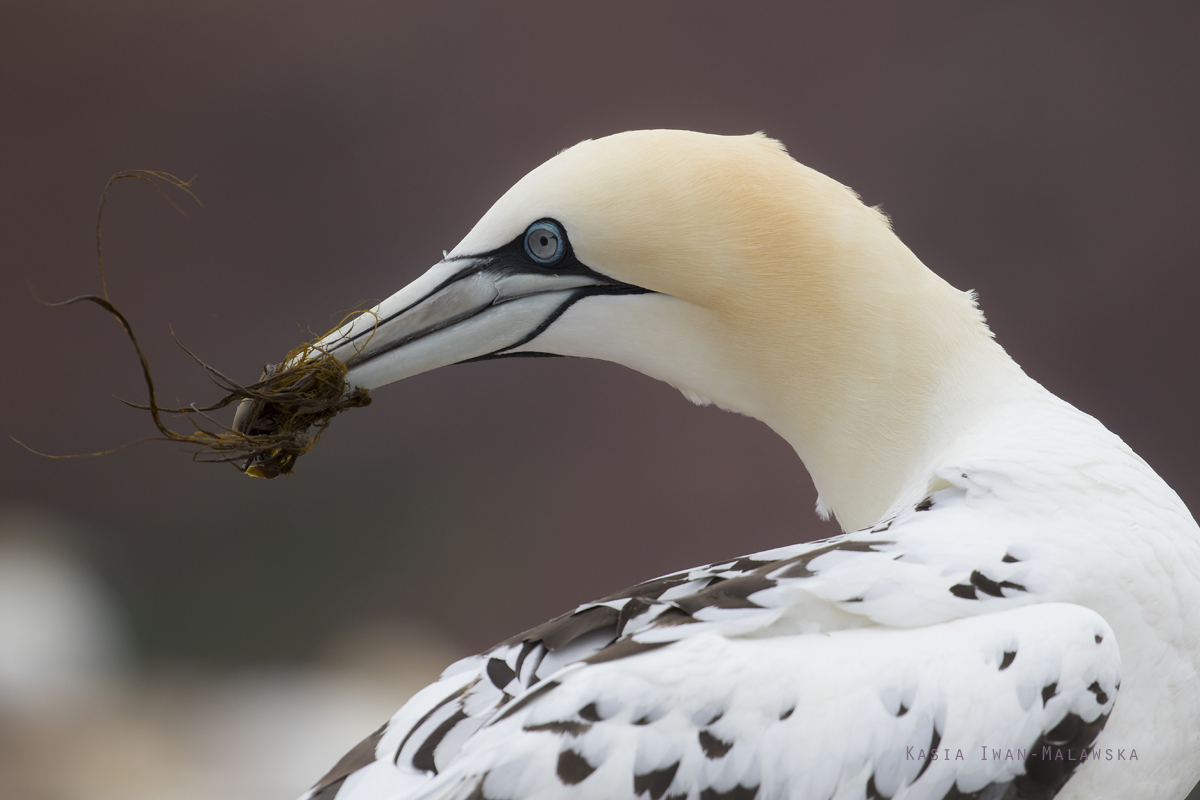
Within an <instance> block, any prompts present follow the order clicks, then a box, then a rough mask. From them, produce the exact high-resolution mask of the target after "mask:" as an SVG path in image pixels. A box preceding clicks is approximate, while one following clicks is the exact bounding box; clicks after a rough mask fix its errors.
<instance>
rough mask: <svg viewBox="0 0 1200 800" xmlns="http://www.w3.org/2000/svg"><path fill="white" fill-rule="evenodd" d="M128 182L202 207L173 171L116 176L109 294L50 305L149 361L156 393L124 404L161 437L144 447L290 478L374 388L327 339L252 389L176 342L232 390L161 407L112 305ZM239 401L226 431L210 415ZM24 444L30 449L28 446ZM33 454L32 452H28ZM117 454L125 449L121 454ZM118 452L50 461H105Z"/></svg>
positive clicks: (301, 350)
mask: <svg viewBox="0 0 1200 800" xmlns="http://www.w3.org/2000/svg"><path fill="white" fill-rule="evenodd" d="M124 178H137V179H139V180H142V181H145V182H146V183H149V184H150V185H151V186H153V187H154V188H155V190H156V191H158V193H159V194H160V195H161V196H162V197H164V198H165V199H166V200H167V202H168V203H170V204H171V205H172V207H174V208H175V209H176V210H177V211H179V212H180V213H181V214H182V213H184V211H183V209H182V208H180V207H179V206H178V205H176V204H175V202H174V201H173V200H172V199H171V197H170V195H169V194H168V193H167V191H166V189H165V188H164V186H163V184H166V185H168V186H173V187H175V188H176V189H179V190H181V191H183V192H185V193H186V194H187V195H188V196H189V197H191V198H192V199H193V200H195V201H196V203H197V204H199V202H200V200H199V198H197V197H196V195H195V194H194V193H193V192H192V190H191V181H184V180H181V179H180V178H177V177H176V176H174V175H172V174H170V173H167V172H157V171H151V170H124V171H122V172H118V173H117V174H115V175H113V176H112V177H111V178H109V179H108V183H106V184H105V185H104V191H103V192H102V193H101V195H100V207H99V210H98V211H97V213H96V260H97V264H98V266H99V269H100V284H101V288H102V291H103V292H104V296H103V297H101V296H99V295H94V294H87V295H80V296H79V297H73V298H71V299H70V300H65V301H63V302H61V303H47V305H50V306H52V307H60V306H70V305H74V304H76V303H84V302H87V303H94V304H96V305H98V306H100V307H101V308H103V309H104V310H105V311H107V312H108V313H109V314H111V315H112V316H114V317H116V319H117V321H118V322H120V323H121V327H123V328H124V329H125V334H126V335H127V336H128V337H129V341H130V342H132V343H133V347H134V350H135V351H136V352H137V355H138V359H139V360H140V361H141V365H142V377H143V379H144V380H145V382H146V391H147V394H148V402H147V403H146V404H145V405H141V404H137V403H129V402H126V401H122V402H125V403H126V405H129V406H132V407H133V408H138V409H141V410H144V411H148V412H149V413H150V417H151V419H152V420H153V422H154V426H155V427H156V428H157V429H158V432H159V434H160V435H159V436H155V437H151V438H150V439H148V440H142V441H170V442H183V443H185V444H190V445H195V446H196V448H197V449H196V451H195V452H194V453H193V454H192V458H193V460H195V461H201V462H210V463H227V464H232V465H233V466H235V467H236V468H237V469H238V470H240V471H241V472H243V473H245V474H247V475H251V476H253V477H258V478H275V477H278V476H279V475H290V474H291V473H292V471H293V468H294V467H295V464H296V460H297V459H298V458H299V457H300V456H302V455H304V454H305V453H307V452H308V451H309V450H311V449H312V447H313V445H315V444H316V443H317V441H318V440H319V439H320V438H321V434H322V433H323V432H324V431H325V429H326V428H327V427H329V423H330V422H331V421H332V420H333V418H334V417H335V416H337V415H338V414H340V413H341V412H343V411H345V410H346V409H349V408H361V407H363V406H367V405H370V403H371V398H370V395H369V394H368V393H367V390H366V389H358V388H354V389H352V388H351V387H350V385H349V384H348V383H347V381H346V373H347V368H346V365H345V363H344V362H342V361H341V360H340V359H338V358H337V357H335V356H334V355H333V354H332V352H331V348H330V346H329V345H325V344H321V342H322V341H323V340H324V338H326V337H319V338H318V339H316V340H314V341H312V342H309V343H307V344H303V345H301V346H300V347H297V348H295V349H294V350H292V351H291V352H289V353H288V354H287V355H286V356H284V359H283V361H282V362H281V363H279V364H274V365H268V366H267V367H265V368H264V372H263V376H262V378H260V379H259V380H258V381H257V382H255V383H250V384H246V385H242V384H240V383H238V382H237V381H234V380H233V379H231V378H229V377H227V376H226V375H224V374H222V373H221V372H220V371H218V370H217V369H215V368H213V367H211V366H209V365H208V364H206V363H204V361H202V360H201V359H200V358H199V357H198V356H196V355H195V354H194V353H192V352H191V351H190V350H188V349H187V348H186V347H184V346H183V345H182V344H180V343H179V340H178V339H176V344H179V347H180V348H181V349H183V351H184V352H185V353H187V354H188V355H189V356H191V357H192V358H193V359H194V360H195V361H196V363H197V364H199V365H200V366H201V367H203V368H204V369H205V370H206V371H207V372H208V374H209V375H210V376H211V377H212V379H213V381H214V382H215V383H216V384H217V385H218V386H220V387H221V388H222V389H223V390H224V391H225V396H224V397H222V398H221V399H220V400H218V401H217V402H215V403H213V404H212V405H208V406H203V407H200V406H197V405H195V404H192V405H189V406H186V407H183V408H163V407H162V406H160V405H159V404H158V400H157V397H156V395H155V390H154V379H153V377H152V375H151V371H150V363H149V361H147V360H146V355H145V353H143V352H142V347H141V345H140V344H139V343H138V340H137V336H136V335H134V332H133V326H132V325H130V324H129V320H128V319H127V318H126V317H125V315H124V314H123V313H121V311H120V310H118V309H117V307H116V306H115V305H114V304H113V303H112V301H111V300H110V299H109V295H108V283H107V280H106V278H105V274H104V256H103V250H102V247H101V223H102V220H103V215H104V205H105V201H106V199H107V196H108V190H109V188H110V187H111V186H112V185H113V184H114V183H116V182H117V181H119V180H122V179H124ZM368 313H370V312H368ZM348 318H349V317H347V319H348ZM344 321H345V320H343V322H344ZM234 403H238V404H239V406H238V412H237V415H236V416H235V418H234V424H233V426H232V427H226V426H224V425H221V424H220V423H219V422H217V421H216V420H214V419H213V418H212V417H211V416H209V414H210V412H213V411H217V410H219V409H223V408H225V407H227V406H230V405H233V404H234ZM164 414H176V415H180V416H183V417H185V418H186V419H187V420H188V422H190V423H191V425H192V427H193V428H194V430H193V431H192V432H191V433H180V432H178V431H176V430H173V429H172V428H170V427H168V426H167V425H166V423H164V422H163V418H162V417H163V415H164ZM18 444H21V443H20V442H18ZM135 444H136V443H135ZM22 446H23V447H27V446H26V445H24V444H22ZM124 446H125V445H122V447H124ZM27 449H31V450H32V448H28V447H27ZM117 449H121V448H114V450H117ZM114 450H106V451H103V452H99V453H81V454H78V455H72V456H50V457H51V458H77V457H80V456H99V455H105V454H107V453H111V452H113V451H114ZM33 452H37V451H36V450H35V451H33ZM39 455H46V454H45V453H39Z"/></svg>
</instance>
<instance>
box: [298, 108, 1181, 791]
mask: <svg viewBox="0 0 1200 800" xmlns="http://www.w3.org/2000/svg"><path fill="white" fill-rule="evenodd" d="M539 225H540V226H541V227H538V226H539ZM534 237H536V238H534ZM568 242H569V244H568ZM556 246H557V247H558V248H559V249H558V250H555V249H554V248H555V247H556ZM542 256H546V258H547V259H550V260H547V261H543V260H542ZM368 332H370V333H371V335H370V337H369V338H368V337H367V336H366V334H367V333H368ZM330 344H331V345H333V346H335V347H338V348H346V349H344V350H342V351H341V352H342V353H343V354H345V357H346V358H347V360H348V363H350V365H351V368H352V369H351V380H352V381H354V382H355V383H356V384H357V385H360V386H366V387H369V388H370V387H374V386H378V385H382V384H384V383H388V382H390V381H392V380H398V379H400V378H402V377H406V376H408V375H411V374H416V373H417V372H422V371H425V370H428V369H432V368H435V367H437V366H440V365H441V364H443V363H454V362H457V361H461V360H465V359H470V358H476V357H495V356H499V355H510V354H515V353H520V352H541V353H552V354H562V355H582V356H590V357H597V358H606V359H608V360H613V361H617V362H619V363H624V364H627V365H629V366H632V367H634V368H637V369H639V370H641V371H643V372H646V373H647V374H650V375H653V376H655V377H659V378H661V379H663V380H667V381H669V382H670V383H672V384H673V385H676V386H678V387H679V388H681V389H683V390H684V391H685V393H687V394H689V396H693V397H699V398H709V399H711V400H712V401H714V402H717V403H718V404H720V405H721V406H723V407H726V408H731V409H735V410H738V411H741V412H743V413H747V414H750V415H751V416H755V417H757V418H759V419H762V420H763V421H764V422H767V424H769V425H771V426H772V427H773V428H774V429H775V430H776V431H778V432H779V433H780V434H781V435H783V436H784V437H785V438H787V439H788V441H789V442H791V443H792V444H793V446H794V447H795V448H796V450H797V452H798V453H799V454H800V456H801V457H802V458H803V459H804V461H805V464H806V465H807V466H808V467H809V470H810V472H811V473H812V475H813V477H814V480H815V481H816V483H817V486H818V489H819V490H820V492H821V497H822V503H823V505H824V506H825V507H826V508H827V509H828V510H829V511H832V512H833V513H835V514H836V515H837V517H838V519H839V521H840V522H842V523H843V527H844V528H846V529H856V530H853V532H850V533H846V534H843V535H842V536H839V537H835V538H833V539H830V540H825V541H822V542H813V543H809V544H803V545H795V546H792V547H787V548H782V549H779V550H775V551H771V552H767V553H759V554H755V555H751V556H746V557H742V558H739V559H734V560H731V561H729V562H727V563H722V564H711V565H708V566H705V567H700V568H696V569H693V570H689V571H685V572H681V573H677V574H675V575H671V576H666V577H664V578H661V579H657V580H654V581H649V582H647V583H646V584H642V585H639V586H637V587H633V588H632V589H630V590H627V591H625V592H621V593H618V594H616V595H613V596H612V597H610V598H606V599H604V600H601V601H598V602H596V603H589V604H586V605H584V606H581V607H580V608H579V609H576V611H574V612H572V613H571V614H568V615H565V616H564V617H561V618H558V619H556V620H552V621H550V622H548V623H546V624H545V625H542V626H539V627H538V628H535V629H533V630H531V631H528V632H526V633H525V634H522V635H521V636H518V637H515V638H514V639H512V640H509V641H508V642H506V643H504V644H502V645H500V646H498V647H497V648H495V649H493V650H491V651H488V652H487V653H484V654H482V655H480V656H476V657H473V658H471V659H466V660H465V661H462V662H459V663H458V664H456V665H454V666H452V667H451V668H450V669H448V670H447V672H446V673H445V675H444V676H443V678H442V679H441V680H440V681H439V682H438V683H436V684H434V685H432V686H430V687H428V688H427V689H425V690H424V691H422V692H420V693H419V694H418V695H416V696H415V697H414V698H413V699H412V700H411V701H410V702H409V703H408V704H407V705H405V706H404V708H402V709H401V710H400V711H399V712H397V714H396V715H395V716H394V717H393V718H392V719H391V720H390V721H389V722H388V723H387V724H386V725H385V726H384V727H383V728H381V729H380V730H379V731H378V732H376V734H374V735H373V736H371V737H368V739H367V740H365V741H364V742H363V744H361V745H360V746H359V747H358V748H356V749H355V750H354V751H352V752H351V753H350V754H348V755H347V757H346V758H345V759H343V762H342V763H341V764H339V765H338V766H337V767H335V768H334V770H332V771H331V772H330V773H329V774H328V775H327V776H326V777H325V778H324V779H323V780H322V781H321V782H320V783H319V784H318V785H317V786H316V787H314V789H313V790H312V791H311V792H310V793H309V795H308V797H310V798H320V799H321V800H330V799H331V798H333V797H335V796H336V797H337V798H339V799H340V800H385V799H386V800H407V798H414V800H416V798H420V799H421V800H426V798H427V799H428V800H484V799H485V798H486V800H521V799H522V798H538V799H539V800H542V799H544V800H551V798H563V800H568V798H570V799H572V800H574V798H580V799H581V800H582V798H634V797H640V798H648V799H649V800H663V798H668V799H669V800H683V798H687V800H767V798H771V799H772V800H773V799H775V798H788V799H789V800H793V799H794V800H801V799H802V798H803V799H807V798H811V800H825V799H826V798H831V797H833V798H864V797H866V798H905V799H906V800H916V799H917V798H922V799H923V798H937V799H940V798H964V797H971V798H985V799H986V800H996V799H997V798H1013V797H1030V798H1050V797H1060V798H1095V797H1114V798H1147V799H1149V798H1156V799H1160V798H1172V797H1175V798H1181V797H1183V796H1184V795H1185V794H1186V793H1187V791H1188V790H1189V789H1190V788H1191V786H1192V784H1193V783H1195V781H1196V780H1197V778H1200V766H1198V765H1197V764H1196V762H1195V757H1194V754H1195V752H1196V747H1197V745H1198V744H1200V684H1198V682H1197V666H1198V661H1200V580H1198V578H1197V576H1198V575H1200V531H1198V530H1197V527H1196V524H1195V522H1194V521H1193V520H1192V518H1191V516H1190V514H1189V513H1188V511H1187V509H1186V508H1185V507H1184V506H1183V504H1182V502H1181V501H1180V499H1179V498H1178V496H1177V495H1176V494H1175V493H1174V492H1173V491H1172V490H1171V489H1170V488H1169V487H1167V486H1166V484H1165V483H1163V481H1162V480H1161V479H1160V478H1159V477H1158V476H1157V475H1155V474H1154V472H1153V471H1152V470H1151V469H1150V468H1149V467H1148V466H1147V465H1146V464H1145V463H1144V462H1143V461H1142V460H1141V459H1140V458H1138V457H1137V456H1136V455H1135V454H1134V453H1133V452H1132V451H1130V450H1129V448H1128V447H1127V446H1126V445H1125V444H1124V443H1123V442H1121V440H1120V439H1118V438H1117V437H1116V436H1114V435H1113V434H1111V433H1110V432H1108V431H1107V430H1106V429H1105V428H1104V427H1103V426H1102V425H1100V423H1098V422H1097V421H1096V420H1094V419H1092V418H1091V417H1089V416H1087V415H1086V414H1083V413H1082V412H1080V411H1078V410H1076V409H1075V408H1073V407H1071V406H1070V405H1068V404H1067V403H1065V402H1063V401H1061V400H1059V399H1058V398H1056V397H1054V396H1053V395H1051V394H1050V393H1048V392H1047V391H1046V390H1044V389H1043V388H1042V387H1041V386H1039V385H1038V384H1037V383H1036V382H1034V381H1033V380H1031V379H1030V378H1028V377H1027V376H1026V375H1025V374H1024V373H1023V372H1021V370H1020V369H1019V368H1018V367H1017V366H1016V365H1015V364H1014V363H1013V362H1012V361H1011V359H1009V358H1008V356H1007V355H1006V354H1005V353H1004V352H1003V350H1002V349H1001V348H1000V347H999V346H998V345H996V344H995V343H994V341H992V339H991V337H990V335H989V334H988V332H987V329H986V326H984V324H983V321H982V318H981V317H980V316H979V315H978V312H977V311H976V310H975V309H974V306H973V303H972V302H971V299H970V298H969V297H968V296H966V295H964V294H963V293H960V292H957V291H955V290H954V289H952V288H951V287H949V286H948V285H946V284H945V283H944V282H942V281H940V279H938V278H937V277H936V276H934V275H933V274H932V273H930V272H929V271H928V270H927V269H925V267H924V266H923V265H921V264H920V262H919V261H917V260H916V258H915V257H914V256H912V254H911V253H910V252H909V251H908V250H907V249H906V248H904V247H903V245H902V244H900V243H899V241H898V240H897V239H896V238H895V236H894V235H893V234H892V233H891V231H890V229H889V228H888V226H887V224H886V221H885V220H883V219H882V217H881V216H880V215H879V214H878V213H876V212H874V211H871V210H869V209H866V208H865V207H863V206H862V205H861V204H860V203H858V201H857V199H856V198H854V196H853V195H852V193H850V192H849V191H848V190H845V188H844V187H841V186H839V185H838V184H836V183H834V182H833V181H830V180H829V179H827V178H824V176H820V175H818V174H817V173H814V172H812V171H811V170H807V169H805V168H803V167H800V166H799V165H798V164H796V163H795V162H794V161H791V159H789V158H788V157H787V156H786V154H784V153H783V152H782V150H781V148H779V147H778V146H777V145H775V143H773V142H770V140H767V139H765V138H763V137H739V138H736V139H725V138H723V137H708V136H703V135H701V134H690V133H684V132H669V131H655V132H640V133H633V134H622V135H619V136H615V137H609V138H608V139H603V140H599V141H597V142H587V143H584V144H583V145H580V146H578V147H576V148H573V149H571V150H568V151H566V152H564V153H563V154H560V155H559V156H558V157H556V158H555V159H552V160H551V161H550V162H547V164H545V165H543V166H542V167H540V168H539V169H538V170H535V171H534V172H533V173H531V174H530V175H529V176H527V177H526V178H525V179H523V180H522V181H521V182H519V183H518V184H517V185H516V186H515V187H514V188H513V189H512V190H511V191H510V192H509V193H508V194H506V195H505V197H503V198H502V199H501V200H500V201H499V202H498V203H497V204H496V206H495V207H493V209H492V210H491V211H489V212H488V214H487V215H485V217H484V218H483V220H481V222H480V223H479V225H477V226H476V228H475V229H474V230H473V231H472V232H471V234H469V235H468V237H467V238H466V239H465V240H464V242H463V243H462V244H460V245H459V247H457V248H456V249H455V250H454V251H452V252H451V253H450V254H449V255H448V256H447V258H446V259H445V260H443V261H442V262H441V263H439V264H438V265H437V266H435V267H434V268H433V269H432V270H431V271H430V272H429V273H428V274H427V275H426V276H424V277H423V278H421V279H419V280H418V281H416V282H414V283H413V284H412V285H410V286H409V287H407V288H406V289H404V290H402V291H401V292H399V293H398V294H397V295H395V296H394V297H392V298H390V299H389V300H387V301H385V302H384V303H383V304H381V306H380V307H379V309H377V310H376V314H375V315H374V316H368V317H364V318H360V320H358V321H356V322H354V323H351V324H350V325H348V326H347V327H346V328H345V329H343V330H342V331H341V332H339V333H338V334H336V335H334V336H333V337H331V338H330ZM934 754H937V755H936V757H935V756H934Z"/></svg>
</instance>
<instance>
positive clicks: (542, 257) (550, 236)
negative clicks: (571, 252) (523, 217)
mask: <svg viewBox="0 0 1200 800" xmlns="http://www.w3.org/2000/svg"><path fill="white" fill-rule="evenodd" d="M564 249H565V248H564V237H563V233H562V230H561V229H560V228H559V227H558V225H556V224H554V223H553V222H550V221H548V220H545V221H542V222H535V223H533V224H532V225H530V226H529V230H527V231H525V252H526V253H528V254H529V257H530V258H532V259H533V260H534V261H536V262H537V263H539V264H553V263H555V262H556V261H558V260H559V259H561V258H562V257H563V250H564Z"/></svg>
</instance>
